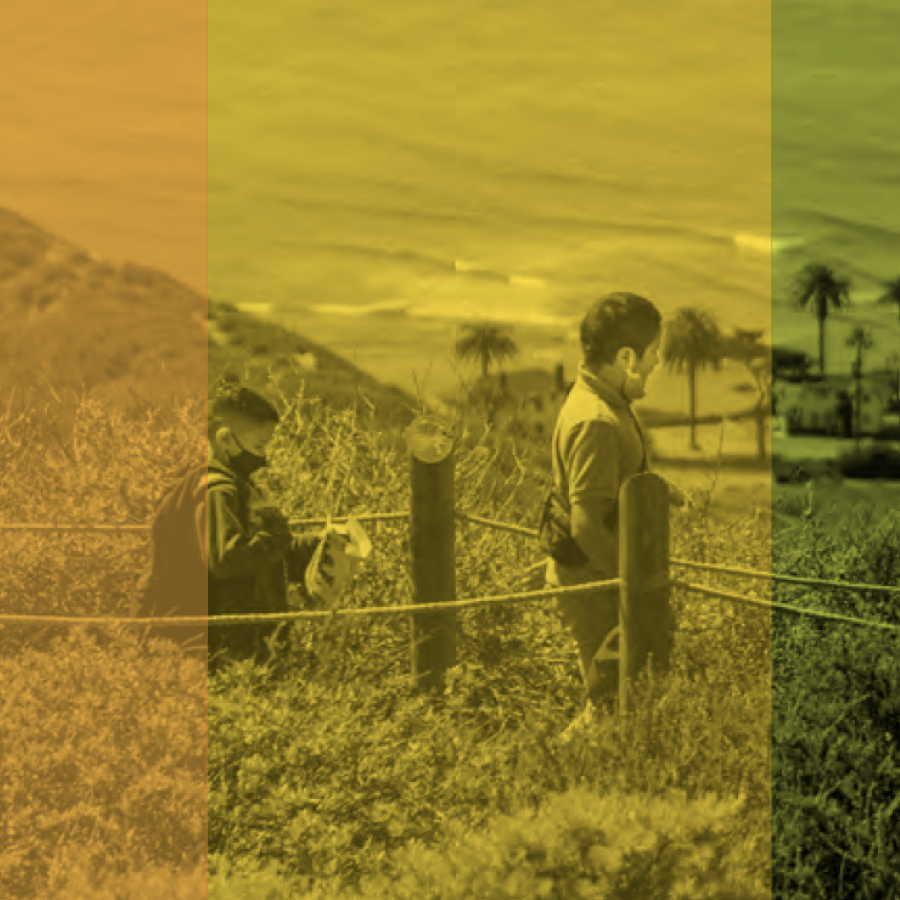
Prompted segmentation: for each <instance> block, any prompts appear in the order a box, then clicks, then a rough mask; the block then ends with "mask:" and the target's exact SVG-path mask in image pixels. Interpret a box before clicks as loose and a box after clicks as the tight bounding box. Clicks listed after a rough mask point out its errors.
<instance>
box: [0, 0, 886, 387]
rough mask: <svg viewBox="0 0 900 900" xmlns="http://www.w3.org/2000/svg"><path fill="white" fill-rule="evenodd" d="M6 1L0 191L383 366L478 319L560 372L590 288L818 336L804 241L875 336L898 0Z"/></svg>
mask: <svg viewBox="0 0 900 900" xmlns="http://www.w3.org/2000/svg"><path fill="white" fill-rule="evenodd" d="M24 9H27V10H28V11H27V12H25V13H24V17H23V18H21V19H20V20H19V21H18V22H17V23H16V24H15V25H14V27H13V36H12V39H11V40H10V41H9V42H8V43H7V49H6V50H5V52H4V55H3V56H2V57H0V70H3V69H8V70H9V72H8V73H5V76H6V77H4V78H3V79H0V115H2V121H3V122H4V124H5V127H6V128H8V129H9V133H10V134H11V135H12V139H11V140H4V141H2V142H0V203H2V204H4V205H8V206H11V207H13V208H15V209H16V210H17V211H19V212H22V213H23V214H25V215H30V216H33V217H34V218H36V219H37V220H38V221H39V222H41V223H42V224H45V225H47V227H51V228H53V229H54V230H57V231H60V232H61V233H62V234H63V235H64V236H65V237H68V238H70V239H72V240H75V241H78V242H82V243H86V244H88V245H89V246H90V248H91V249H93V250H95V251H97V252H101V253H106V254H108V255H111V256H114V257H127V258H131V259H135V260H137V261H140V262H146V263H149V264H152V265H157V266H159V267H161V268H165V269H167V270H169V271H170V272H172V274H174V275H176V276H178V277H181V278H183V279H184V280H186V281H188V282H189V283H191V284H193V285H195V286H197V287H198V288H200V289H203V290H205V289H207V287H208V290H209V292H210V295H211V296H213V297H218V298H220V299H227V300H231V301H232V302H236V303H238V304H242V305H244V306H245V307H246V308H248V309H253V310H255V311H257V312H259V313H261V314H263V315H268V316H271V317H273V318H275V319H277V320H279V321H282V322H284V323H285V324H287V325H289V326H291V327H295V328H297V329H298V330H299V331H301V332H303V333H305V334H307V335H308V336H309V337H310V338H312V339H315V340H319V341H322V342H323V343H327V344H328V345H329V346H331V347H332V348H333V349H335V350H337V351H339V352H342V353H344V354H346V355H347V356H349V357H351V358H356V360H357V362H358V363H359V365H361V366H362V367H364V368H366V369H368V370H370V371H371V372H373V374H375V375H377V376H380V377H382V378H386V379H388V380H392V381H395V382H397V383H400V384H401V385H402V386H404V387H407V388H413V387H414V385H415V384H416V383H417V381H418V382H419V383H421V380H422V379H423V378H425V376H426V375H427V377H428V382H427V384H428V389H429V390H432V391H443V390H447V389H448V388H450V387H452V386H453V384H454V383H455V382H456V378H457V374H456V372H455V371H454V367H453V365H452V364H451V352H452V345H453V339H454V335H455V329H456V328H457V326H458V325H459V324H461V323H463V322H466V321H472V320H475V319H479V318H494V319H499V320H503V321H507V322H510V323H513V324H515V326H516V334H517V337H518V338H519V342H520V345H521V350H522V353H521V355H520V357H519V359H518V364H521V365H531V364H536V365H552V363H554V362H557V361H561V362H564V363H565V364H566V366H567V368H569V369H570V370H571V368H572V367H573V366H574V365H575V363H576V362H577V358H578V348H577V342H576V329H577V324H578V321H579V318H580V316H581V315H582V314H583V311H584V309H585V307H586V306H587V304H588V303H589V302H590V300H592V299H593V298H594V297H596V296H598V295H599V294H601V293H603V292H605V291H609V290H632V291H636V292H642V293H645V294H647V295H648V296H650V297H652V298H653V299H654V300H656V301H657V302H658V303H659V305H660V306H661V307H662V308H663V310H664V311H666V312H672V311H673V310H675V309H677V308H679V307H681V306H687V305H691V306H701V307H704V308H706V309H708V310H711V311H713V312H715V314H716V315H717V316H718V318H719V319H720V320H721V321H722V323H723V324H725V325H735V324H737V325H741V326H744V327H757V328H762V329H764V330H765V331H766V332H767V337H769V338H772V339H774V340H776V341H777V342H786V343H790V344H791V345H795V346H796V345H799V346H803V347H804V348H806V349H810V350H812V349H814V347H815V340H816V330H815V327H814V320H813V319H812V317H811V316H810V315H809V314H808V313H804V314H802V315H800V314H796V313H793V312H791V311H790V310H789V309H788V308H787V306H786V302H785V301H786V298H787V286H788V281H789V278H790V276H791V275H792V273H793V272H795V271H796V270H797V269H798V268H799V267H800V266H801V265H802V264H803V263H804V262H806V261H809V260H811V259H822V260H824V261H830V262H834V263H836V264H839V265H841V266H843V267H845V268H847V269H848V271H850V272H851V274H852V275H853V277H854V281H855V287H856V295H855V296H856V297H857V299H858V301H859V304H860V306H861V309H860V312H859V316H860V317H861V319H864V320H865V321H866V322H870V323H872V325H873V327H874V328H876V330H877V333H878V337H879V341H880V342H881V343H884V345H885V346H884V348H883V349H884V352H885V353H887V352H888V351H889V350H890V349H895V347H896V346H897V345H900V343H898V342H900V329H898V328H897V326H896V324H895V323H896V321H897V314H896V311H893V312H892V311H889V310H882V309H870V308H868V306H867V304H869V303H870V301H871V300H872V298H874V297H875V296H876V295H877V291H878V285H879V282H880V281H881V280H883V279H887V278H889V277H894V276H897V275H898V274H900V252H898V250H900V166H898V158H900V117H898V116H895V115H893V114H892V110H893V108H894V107H895V105H896V103H895V98H896V96H900V60H898V58H897V55H896V52H895V47H894V43H895V40H894V38H895V36H896V34H897V33H900V7H898V6H897V4H896V3H894V2H893V0H864V2H857V3H853V4H850V3H848V2H846V0H815V2H813V0H776V2H774V3H772V4H771V7H770V6H769V4H766V3H760V2H758V0H636V2H633V3H630V4H622V3H614V2H612V0H603V2H592V3H588V2H586V0H557V2H555V3H553V4H547V3H543V2H538V0H520V2H518V3H510V2H507V0H487V2H485V0H479V2H474V0H457V2H454V3H452V4H430V5H428V6H420V7H418V8H417V7H414V6H413V5H412V4H409V3H407V2H403V3H401V2H399V0H384V2H381V3H379V4H370V3H363V2H361V0H343V2H339V3H335V2H325V0H304V2H300V3H298V2H296V0H262V2H260V3H258V4H248V3H246V2H241V0H218V2H217V3H216V4H215V5H211V6H210V7H209V12H208V14H207V8H206V4H203V5H202V6H201V5H199V4H197V3H196V2H195V0H188V2H183V0H182V2H176V0H161V2H158V3H155V4H144V5H139V4H133V5H129V6H128V8H127V9H123V8H122V5H121V4H117V3H115V2H114V0H82V2H81V3H80V4H78V5H77V9H76V7H75V5H73V4H70V3H68V2H67V0H43V3H38V4H33V5H32V6H30V7H27V8H23V10H24ZM9 47H11V48H12V49H11V51H10V50H9V49H8V48H9ZM137 48H140V49H139V50H138V49H137ZM23 73H24V74H23ZM0 74H4V73H3V72H2V71H0ZM12 74H15V75H16V78H12V77H10V76H11V75H12ZM207 90H208V111H207V109H206V107H205V104H206V101H207ZM207 139H208V157H207V146H206V142H207ZM207 235H208V257H207V255H206V254H207V246H206V245H205V239H206V237H207ZM201 245H202V250H203V252H202V253H201V252H200V248H201ZM847 323H848V325H847V326H837V325H836V326H835V327H834V328H833V329H831V334H830V340H831V342H833V344H834V347H833V349H832V348H831V346H830V347H829V349H830V350H831V358H832V359H834V360H835V364H836V365H841V366H842V365H844V357H845V356H846V353H847V351H846V349H845V348H844V346H843V331H842V330H841V329H842V327H848V326H849V323H850V319H848V320H847ZM891 342H893V344H894V345H895V347H889V346H888V345H889V344H890V343H891ZM878 349H879V351H880V350H881V349H882V348H881V346H880V345H879V348H878ZM467 374H468V373H467ZM679 402H681V401H680V400H679Z"/></svg>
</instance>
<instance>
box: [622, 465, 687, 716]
mask: <svg viewBox="0 0 900 900" xmlns="http://www.w3.org/2000/svg"><path fill="white" fill-rule="evenodd" d="M619 576H620V578H621V580H622V583H621V587H620V594H619V628H620V631H619V712H620V714H621V715H625V714H627V712H628V710H629V708H630V703H629V687H630V682H633V681H634V680H635V679H636V678H637V676H638V674H639V673H640V672H641V671H642V670H643V669H644V667H645V666H646V665H647V662H648V659H649V658H650V655H651V654H652V670H653V672H654V673H656V672H664V671H666V669H667V668H668V665H669V657H670V654H671V641H672V631H673V628H674V618H673V614H672V607H671V599H670V598H671V588H670V587H669V586H668V581H669V488H668V485H667V484H666V482H665V480H664V479H662V478H660V476H659V475H656V474H654V473H652V472H649V473H645V474H643V475H636V476H634V477H633V478H629V479H628V481H626V482H625V484H624V485H623V486H622V490H621V493H620V495H619Z"/></svg>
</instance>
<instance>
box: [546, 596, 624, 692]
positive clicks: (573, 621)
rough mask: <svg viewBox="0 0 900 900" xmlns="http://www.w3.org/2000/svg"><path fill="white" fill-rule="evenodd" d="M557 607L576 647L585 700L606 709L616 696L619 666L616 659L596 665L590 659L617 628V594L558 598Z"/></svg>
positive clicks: (593, 660)
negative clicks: (585, 695) (585, 694)
mask: <svg viewBox="0 0 900 900" xmlns="http://www.w3.org/2000/svg"><path fill="white" fill-rule="evenodd" d="M558 607H559V611H560V613H561V614H562V617H563V620H564V621H565V623H566V625H567V627H568V628H569V631H570V632H571V634H572V636H573V637H574V638H575V642H576V644H577V647H578V656H579V664H580V666H581V673H582V678H583V679H584V685H585V689H586V691H587V695H588V699H589V700H590V701H591V702H592V703H593V705H594V706H595V707H596V708H598V709H604V708H605V709H607V710H609V709H610V708H611V705H612V703H614V702H615V700H616V698H617V697H618V693H619V663H618V660H606V661H604V662H602V663H598V662H597V661H596V660H595V659H594V657H595V656H596V654H597V651H598V650H599V649H600V647H601V646H602V645H603V642H604V641H605V640H606V638H607V637H608V635H609V634H610V632H612V631H613V630H614V629H615V628H617V627H618V625H619V598H618V595H617V594H616V593H615V592H610V591H606V592H602V593H597V594H587V595H581V596H573V597H561V598H560V600H559V604H558Z"/></svg>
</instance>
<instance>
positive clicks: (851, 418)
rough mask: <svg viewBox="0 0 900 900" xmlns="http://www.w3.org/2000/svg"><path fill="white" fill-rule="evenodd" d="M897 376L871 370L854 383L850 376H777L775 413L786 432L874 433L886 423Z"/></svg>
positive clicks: (851, 434)
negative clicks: (858, 404) (802, 378)
mask: <svg viewBox="0 0 900 900" xmlns="http://www.w3.org/2000/svg"><path fill="white" fill-rule="evenodd" d="M895 378H896V376H895V375H893V374H892V373H889V372H872V373H870V374H868V375H864V376H863V377H862V379H860V391H859V401H860V408H859V415H857V409H856V402H857V386H856V380H855V379H854V378H853V377H852V376H851V375H829V376H825V377H822V376H818V377H815V376H808V377H807V378H805V379H804V380H788V379H785V378H780V379H779V378H777V377H776V380H775V385H774V388H773V399H774V404H775V414H776V415H778V416H779V417H783V419H784V421H785V423H786V427H787V430H788V432H789V433H799V432H807V433H816V434H828V435H843V436H848V437H849V436H855V435H856V434H857V433H859V434H866V435H877V434H880V433H881V432H882V431H884V430H885V428H886V427H887V426H888V425H889V424H891V425H892V424H893V422H892V419H891V417H890V415H889V413H890V412H891V404H892V400H893V397H894V381H895Z"/></svg>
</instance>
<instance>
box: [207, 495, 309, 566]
mask: <svg viewBox="0 0 900 900" xmlns="http://www.w3.org/2000/svg"><path fill="white" fill-rule="evenodd" d="M237 509H238V506H237V491H236V490H234V489H233V488H218V489H216V490H214V491H209V492H208V494H207V502H206V504H205V508H204V505H203V504H201V510H202V511H201V515H200V518H201V521H200V522H199V523H198V524H199V526H200V532H201V542H200V544H201V548H202V549H203V551H204V554H205V556H206V564H207V568H208V570H209V572H210V574H212V575H213V576H215V577H216V578H222V579H229V578H242V577H247V576H252V575H255V574H257V573H258V572H259V571H260V569H261V568H264V567H265V566H267V565H270V564H271V563H273V562H276V561H277V560H278V559H281V558H283V557H284V555H285V553H286V552H287V551H288V549H289V548H290V546H291V536H290V534H289V533H287V532H284V533H281V532H277V533H274V532H270V531H265V530H257V531H254V532H249V531H248V530H247V529H246V528H244V527H243V526H242V525H241V521H240V518H239V516H238V513H237Z"/></svg>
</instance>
